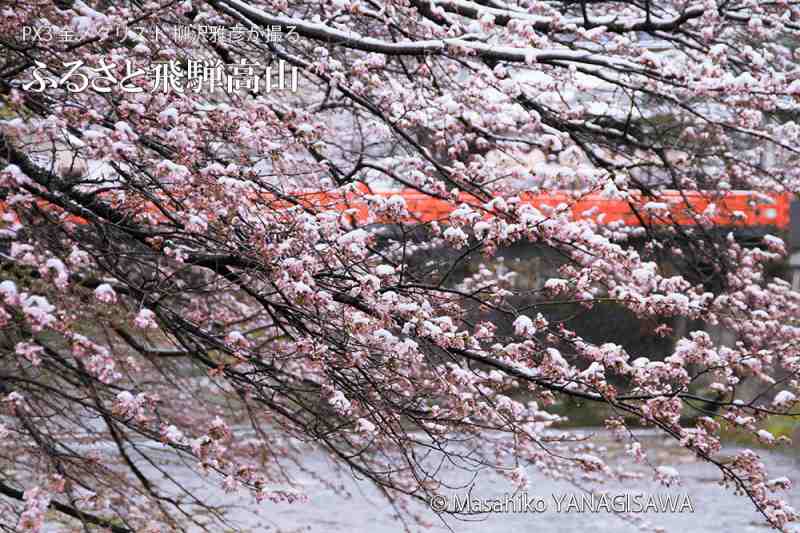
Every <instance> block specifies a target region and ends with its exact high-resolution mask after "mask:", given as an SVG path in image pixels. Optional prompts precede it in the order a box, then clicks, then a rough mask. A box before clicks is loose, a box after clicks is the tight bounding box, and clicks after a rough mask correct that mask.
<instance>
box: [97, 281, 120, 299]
mask: <svg viewBox="0 0 800 533" xmlns="http://www.w3.org/2000/svg"><path fill="white" fill-rule="evenodd" d="M94 297H95V298H97V299H98V300H99V301H101V302H103V303H107V304H113V303H115V302H116V301H117V293H116V292H115V291H114V288H113V287H112V286H111V285H110V284H108V283H101V284H100V285H98V286H97V288H96V289H95V290H94Z"/></svg>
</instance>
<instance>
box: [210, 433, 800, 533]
mask: <svg viewBox="0 0 800 533" xmlns="http://www.w3.org/2000/svg"><path fill="white" fill-rule="evenodd" d="M639 437H640V438H641V439H643V440H646V441H647V442H648V445H649V448H648V453H649V457H650V459H651V460H653V461H654V462H655V463H658V464H661V465H664V464H666V465H670V466H672V467H674V468H676V469H677V470H678V471H679V472H680V477H681V482H680V486H677V487H675V486H673V487H670V488H669V489H665V488H664V487H661V486H659V485H657V484H656V483H655V482H653V481H652V476H651V475H650V476H647V477H645V478H643V479H641V480H628V481H626V482H624V484H618V485H613V484H610V485H606V486H605V490H606V491H607V493H608V494H609V495H615V494H625V493H628V494H634V493H643V494H644V495H645V497H647V496H648V495H655V496H658V495H665V494H669V495H673V496H676V497H682V495H683V494H686V495H687V496H688V498H689V499H690V501H691V505H692V507H693V512H689V510H688V508H687V507H686V506H684V507H683V511H684V512H673V513H660V512H658V513H656V512H647V513H637V514H635V515H633V516H634V517H637V518H639V519H640V520H643V523H642V522H640V524H639V526H636V525H633V524H631V523H629V522H628V521H626V520H623V519H622V518H620V517H619V516H617V515H615V514H614V513H613V512H606V511H605V510H600V511H599V512H591V510H590V509H585V510H584V511H583V512H579V511H578V510H576V509H575V508H574V507H572V508H571V509H565V507H566V506H564V507H562V510H561V511H562V512H559V511H558V509H557V506H556V505H555V501H554V499H553V498H554V497H555V498H558V499H562V501H569V499H570V498H572V495H577V496H579V495H580V494H581V493H580V492H579V490H578V489H576V487H574V486H572V485H570V484H568V483H566V482H559V481H552V480H549V479H546V478H544V477H537V476H536V474H535V472H533V471H531V473H530V485H529V486H528V488H527V490H526V494H525V495H524V497H526V498H528V499H535V498H542V499H544V500H545V501H546V502H547V504H546V505H547V510H546V511H544V512H541V513H537V512H516V513H508V512H506V513H490V514H486V515H481V518H480V519H479V520H478V521H469V522H467V521H463V520H457V519H454V518H452V517H450V518H447V523H446V524H445V523H442V521H441V520H439V519H438V518H437V516H436V514H435V513H433V512H432V511H431V510H430V509H429V508H427V506H426V505H424V504H421V503H420V504H419V505H417V506H416V507H415V508H414V511H415V512H419V513H420V514H421V516H423V517H424V518H425V519H427V520H430V521H431V523H432V525H431V527H430V528H429V529H427V531H432V532H437V533H439V532H446V531H449V530H450V529H448V528H451V530H452V531H455V532H457V533H461V532H464V533H477V532H481V533H485V532H489V533H531V532H538V531H542V532H547V533H579V532H580V533H583V532H585V531H603V532H605V531H609V532H619V533H626V532H635V531H642V528H641V527H640V526H643V525H648V524H649V525H650V526H652V527H655V526H658V527H661V528H663V529H662V530H663V531H665V532H679V533H695V532H698V533H700V532H714V533H716V532H719V533H722V532H724V533H748V532H754V533H758V532H762V533H766V532H767V531H770V529H769V527H767V525H766V523H765V521H764V519H763V517H762V516H761V515H760V514H759V513H758V512H757V511H756V510H755V508H754V507H753V505H752V503H751V502H750V501H749V500H748V499H747V498H746V497H743V496H735V495H734V494H733V493H732V490H731V489H726V488H723V487H721V486H720V485H719V483H718V481H719V478H720V476H719V473H718V471H717V469H716V468H715V467H714V466H713V465H708V464H706V463H702V462H700V461H697V460H695V459H693V458H692V457H691V456H690V455H689V454H687V453H685V452H684V451H683V450H681V449H680V448H679V447H677V446H675V445H674V444H671V443H670V442H668V441H666V440H663V439H662V438H661V437H659V436H657V435H655V434H653V433H651V432H646V431H645V432H642V433H641V434H640V435H639ZM735 451H736V448H726V449H723V454H728V455H730V454H732V453H734V452H735ZM758 453H759V455H760V456H761V457H762V460H763V461H764V463H765V464H766V465H767V467H768V472H769V474H770V475H771V476H772V477H780V476H787V477H789V478H790V479H792V481H793V482H794V483H795V488H794V489H791V490H790V491H788V493H786V492H784V494H785V495H786V498H787V499H788V500H789V501H790V503H791V504H792V505H793V506H794V507H795V508H796V509H800V488H798V487H800V454H797V453H790V454H782V453H776V452H771V451H767V450H758ZM304 463H305V466H306V467H307V468H309V469H311V470H313V471H315V472H318V473H325V472H328V471H330V474H331V476H330V479H331V480H333V479H335V476H336V474H334V473H333V469H332V468H331V466H330V465H329V464H328V463H327V461H326V459H324V458H323V457H322V456H321V455H318V454H313V453H312V454H309V456H308V457H307V458H305V461H304ZM195 479H196V478H195ZM300 480H301V484H302V486H303V488H304V491H305V493H306V494H307V495H308V497H309V500H308V502H305V503H293V504H289V503H277V504H276V503H271V502H265V503H262V504H260V505H258V504H256V503H254V502H251V501H250V500H249V497H247V496H242V495H239V496H237V495H233V494H225V493H224V492H222V491H221V490H219V489H216V488H214V487H212V486H211V485H205V486H204V487H202V488H200V487H198V488H200V491H201V492H203V493H205V494H206V495H207V496H209V497H210V498H211V499H212V500H213V501H216V502H218V503H220V504H227V505H231V506H232V507H231V508H230V509H229V510H228V513H227V516H228V518H229V519H230V520H231V522H232V524H233V523H235V524H236V525H238V526H242V527H243V528H244V529H245V531H250V532H260V531H268V532H275V533H278V532H281V533H299V532H319V533H338V532H342V533H344V532H348V533H350V532H365V533H395V532H401V531H403V530H404V528H403V524H402V523H401V522H399V521H397V520H395V519H394V518H393V517H392V508H391V507H390V506H389V505H387V504H386V502H385V500H383V499H382V498H381V497H380V495H379V494H378V492H377V490H376V489H375V488H374V487H372V486H371V485H370V484H368V483H367V482H359V481H356V480H354V479H352V477H351V476H349V475H345V476H340V477H339V479H338V480H337V483H341V486H342V487H343V488H345V489H346V492H348V493H349V496H345V495H341V494H334V493H332V492H331V491H330V490H328V489H327V487H325V486H324V485H323V484H322V483H319V482H317V481H313V480H311V479H305V480H304V479H303V478H302V477H301V479H300ZM508 489H509V486H508V483H507V482H505V481H500V480H499V479H496V478H491V477H489V476H479V478H478V480H477V481H476V485H475V488H474V489H473V492H472V494H473V496H475V497H480V498H495V497H499V496H501V495H502V494H504V491H506V490H508ZM564 498H566V500H565V499H564ZM681 501H683V500H681ZM567 511H568V512H567ZM412 530H415V531H416V530H417V529H416V528H412ZM650 530H651V531H652V529H650ZM791 531H793V532H800V526H794V527H793V528H792V529H791Z"/></svg>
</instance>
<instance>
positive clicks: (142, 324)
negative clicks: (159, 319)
mask: <svg viewBox="0 0 800 533" xmlns="http://www.w3.org/2000/svg"><path fill="white" fill-rule="evenodd" d="M133 323H134V325H136V327H137V328H139V329H154V328H157V327H158V324H157V323H156V314H155V313H154V312H153V311H151V310H150V309H147V308H146V307H142V308H141V309H140V310H139V313H137V315H136V318H135V319H134V320H133Z"/></svg>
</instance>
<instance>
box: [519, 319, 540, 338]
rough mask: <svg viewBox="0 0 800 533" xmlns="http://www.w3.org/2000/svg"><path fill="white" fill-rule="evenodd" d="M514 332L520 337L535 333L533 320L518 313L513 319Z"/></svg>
mask: <svg viewBox="0 0 800 533" xmlns="http://www.w3.org/2000/svg"><path fill="white" fill-rule="evenodd" d="M514 333H516V334H517V335H519V336H521V337H531V336H533V335H535V334H536V327H535V326H534V325H533V320H531V319H530V318H529V317H527V316H525V315H520V316H518V317H517V318H516V320H514Z"/></svg>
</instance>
